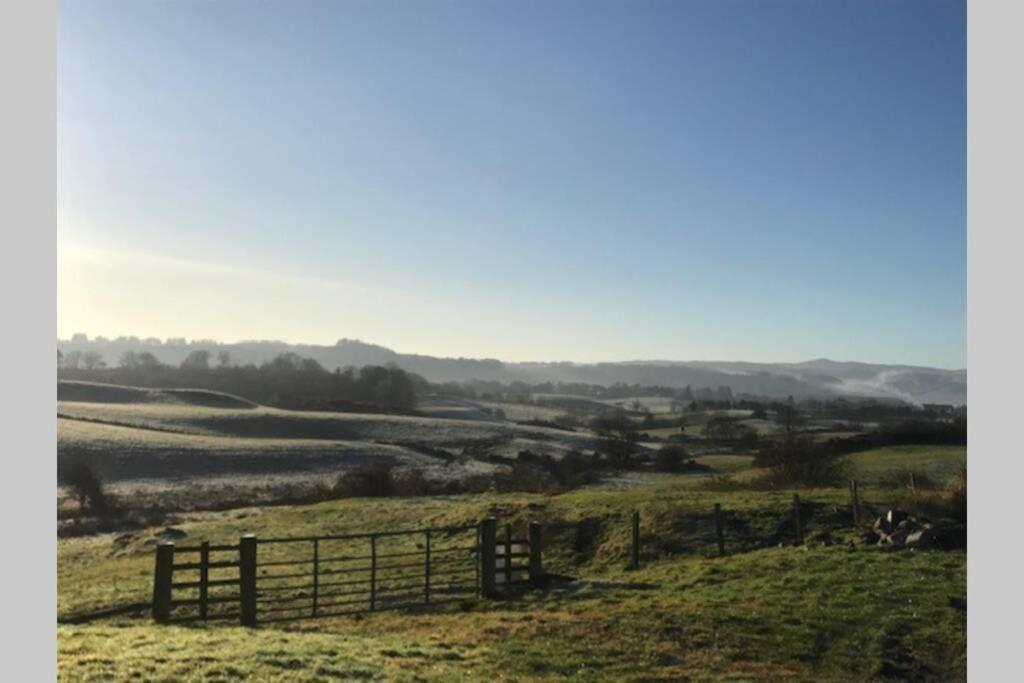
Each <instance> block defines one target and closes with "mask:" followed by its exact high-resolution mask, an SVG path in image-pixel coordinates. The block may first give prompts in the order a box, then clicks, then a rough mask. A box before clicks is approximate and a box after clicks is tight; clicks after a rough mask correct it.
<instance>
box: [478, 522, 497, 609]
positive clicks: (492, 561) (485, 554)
mask: <svg viewBox="0 0 1024 683" xmlns="http://www.w3.org/2000/svg"><path fill="white" fill-rule="evenodd" d="M497 544H498V520H496V519H494V517H488V518H487V519H484V520H482V521H481V522H480V594H481V595H482V596H483V597H485V598H493V597H495V595H496V594H497V590H496V588H495V582H494V580H495V578H496V575H497V570H498V567H497Z"/></svg>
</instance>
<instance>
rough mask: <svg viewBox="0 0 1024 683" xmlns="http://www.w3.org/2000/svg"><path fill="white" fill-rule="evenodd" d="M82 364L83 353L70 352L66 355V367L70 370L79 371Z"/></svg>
mask: <svg viewBox="0 0 1024 683" xmlns="http://www.w3.org/2000/svg"><path fill="white" fill-rule="evenodd" d="M81 362H82V352H81V351H69V352H68V353H66V354H64V367H65V368H67V369H69V370H77V369H78V366H79V364H81Z"/></svg>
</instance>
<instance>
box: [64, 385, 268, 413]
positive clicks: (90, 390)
mask: <svg viewBox="0 0 1024 683" xmlns="http://www.w3.org/2000/svg"><path fill="white" fill-rule="evenodd" d="M57 400H58V401H73V402H81V403H173V404H179V405H191V406H203V407H206V408H255V407H256V404H255V403H253V402H252V401H247V400H246V399H244V398H241V397H239V396H234V395H232V394H225V393H222V392H219V391H207V390H206V389H146V388H144V387H126V386H121V385H119V384H103V383H101V382H76V381H73V380H58V381H57Z"/></svg>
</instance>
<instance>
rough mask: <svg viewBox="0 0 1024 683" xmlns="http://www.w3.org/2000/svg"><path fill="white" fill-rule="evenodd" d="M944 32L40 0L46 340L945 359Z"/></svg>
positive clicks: (703, 14) (958, 298) (951, 307)
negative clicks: (52, 63)
mask: <svg viewBox="0 0 1024 683" xmlns="http://www.w3.org/2000/svg"><path fill="white" fill-rule="evenodd" d="M965 15H966V10H965V5H964V3H963V2H943V1H942V0H927V1H925V0H900V1H894V2H874V1H865V0H849V1H829V0H787V1H784V2H782V1H773V0H761V1H754V0H746V1H742V2H737V1H733V0H713V1H707V2H703V1H701V2H698V1H695V0H694V1H685V0H681V1H675V2H658V1H654V0H639V1H637V2H602V1H600V0H586V1H581V2H577V1H574V0H549V1H544V2H540V1H537V0H524V1H519V2H508V1H505V2H494V1H489V0H466V1H461V0H460V1H452V0H429V1H427V0H410V1H407V2H406V1H402V2H400V1H397V0H375V1H367V2H363V1H344V0H338V1H334V2H307V1H301V0H299V1H291V2H283V1H276V2H272V1H266V2H233V1H230V0H217V1H216V2H205V1H203V2H200V1H195V0H175V1H173V2H166V1H148V2H130V1H121V0H105V1H103V2H94V1H92V0H77V1H74V2H68V1H64V2H61V4H60V9H59V28H58V93H57V99H58V226H57V235H58V254H57V259H58V302H57V317H58V335H59V336H60V337H61V338H67V337H70V336H71V335H72V334H73V333H76V332H84V333H87V334H89V335H90V336H95V335H104V336H108V337H115V336H119V335H135V336H139V337H149V336H156V337H188V338H214V339H220V340H223V341H237V340H243V339H280V340H284V341H289V342H293V343H297V342H302V343H322V344H333V343H334V342H335V341H336V340H338V339H340V338H346V337H347V338H359V339H363V340H365V341H369V342H373V343H378V344H383V345H385V346H389V347H391V348H394V349H396V350H398V351H401V352H406V353H423V354H430V355H439V356H465V357H488V358H500V359H503V360H508V361H523V360H572V361H580V362H592V361H613V360H636V359H667V360H747V361H764V362H769V361H780V362H785V361H801V360H807V359H811V358H818V357H829V358H833V359H836V360H860V361H865V362H878V363H908V364H917V365H930V366H935V367H943V368H963V367H966V349H965V345H966V106H967V105H966V34H965V23H966V16H965Z"/></svg>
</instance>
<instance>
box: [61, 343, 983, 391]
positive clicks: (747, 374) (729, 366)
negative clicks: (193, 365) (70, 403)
mask: <svg viewBox="0 0 1024 683" xmlns="http://www.w3.org/2000/svg"><path fill="white" fill-rule="evenodd" d="M58 348H59V349H60V350H61V351H62V352H63V353H64V354H65V356H66V355H67V354H69V353H72V352H75V351H79V352H87V351H92V352H96V353H99V354H100V355H101V356H102V357H103V359H104V361H105V362H106V363H107V364H108V365H114V364H116V363H117V360H118V358H119V357H120V355H121V354H122V353H125V352H126V351H148V352H150V353H152V354H153V355H155V356H156V357H157V358H159V359H160V360H161V361H163V362H165V363H171V364H178V363H180V362H181V361H182V360H183V359H184V358H185V357H186V356H187V355H188V354H189V353H191V352H192V351H195V350H198V349H206V350H210V351H213V352H215V353H216V352H219V351H227V352H229V353H230V354H231V358H232V360H233V362H235V363H256V364H260V363H263V362H266V361H269V360H271V359H272V358H274V357H275V356H277V355H278V354H281V353H285V352H294V353H297V354H299V355H300V356H303V357H308V358H313V359H315V360H317V361H318V362H319V363H320V364H321V365H323V366H324V367H326V368H328V369H334V368H336V367H345V366H362V365H386V364H389V363H394V364H395V365H397V366H399V367H401V368H403V369H405V370H408V371H410V372H415V373H417V374H419V375H422V376H424V377H426V378H427V379H428V380H431V381H433V382H449V381H455V382H457V381H467V380H473V379H478V380H487V381H500V382H516V381H521V382H528V383H543V382H552V383H557V382H567V383H568V382H581V383H586V384H598V385H605V386H607V385H611V384H616V383H625V384H642V385H660V386H669V387H679V388H682V387H685V386H687V385H689V386H691V387H694V388H697V387H714V388H717V387H720V386H727V387H729V388H730V389H731V390H732V391H733V392H734V393H749V394H756V395H760V396H769V397H775V398H785V397H787V396H794V397H797V398H822V397H840V396H858V397H877V398H889V399H899V400H903V401H908V402H910V403H950V404H954V405H963V404H966V402H967V370H965V369H960V370H945V369H941V368H928V367H919V366H910V365H882V364H872V363H856V362H837V361H832V360H828V359H817V360H811V361H806V362H802V363H745V362H731V361H722V362H716V361H691V362H684V361H657V360H641V361H625V362H616V363H571V362H528V363H507V362H503V361H500V360H496V359H472V358H438V357H434V356H424V355H417V354H403V353H398V352H396V351H394V350H392V349H389V348H386V347H383V346H379V345H375V344H367V343H365V342H361V341H357V340H351V339H342V340H340V341H338V343H337V344H335V345H334V346H321V345H311V344H286V343H284V342H276V341H249V342H240V343H235V344H221V343H218V342H215V341H194V342H186V341H185V340H177V341H168V342H167V343H164V342H161V341H160V340H156V339H153V340H139V339H136V338H133V337H128V338H124V337H120V338H118V339H115V340H107V339H103V338H97V339H93V340H88V339H85V338H82V337H76V339H75V340H58Z"/></svg>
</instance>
